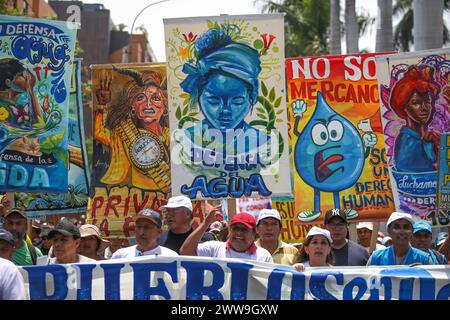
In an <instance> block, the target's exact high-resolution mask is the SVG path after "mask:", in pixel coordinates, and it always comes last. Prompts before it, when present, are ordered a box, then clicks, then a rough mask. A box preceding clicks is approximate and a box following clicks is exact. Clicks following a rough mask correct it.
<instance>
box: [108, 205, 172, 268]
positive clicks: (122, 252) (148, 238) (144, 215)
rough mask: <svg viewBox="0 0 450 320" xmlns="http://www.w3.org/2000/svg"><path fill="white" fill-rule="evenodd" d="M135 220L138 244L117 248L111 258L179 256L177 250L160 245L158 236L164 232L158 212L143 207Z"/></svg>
mask: <svg viewBox="0 0 450 320" xmlns="http://www.w3.org/2000/svg"><path fill="white" fill-rule="evenodd" d="M134 221H135V228H134V231H135V235H136V243H137V244H135V245H134V246H131V247H127V248H122V249H119V250H117V251H116V252H114V254H113V255H112V257H111V259H120V258H131V257H138V256H150V255H159V256H171V257H175V256H178V253H176V252H175V251H173V250H171V249H169V248H166V247H163V246H160V245H158V237H159V236H160V235H161V233H162V229H161V228H162V220H161V216H160V214H159V213H158V212H156V211H154V210H152V209H143V210H141V211H140V212H139V213H138V214H137V215H135V216H134Z"/></svg>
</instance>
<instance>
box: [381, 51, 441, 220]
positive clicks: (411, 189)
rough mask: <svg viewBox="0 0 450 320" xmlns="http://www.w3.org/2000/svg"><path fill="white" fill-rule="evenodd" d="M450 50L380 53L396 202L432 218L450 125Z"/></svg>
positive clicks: (398, 206) (388, 154)
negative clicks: (441, 145) (440, 154)
mask: <svg viewBox="0 0 450 320" xmlns="http://www.w3.org/2000/svg"><path fill="white" fill-rule="evenodd" d="M449 55H450V49H442V50H427V51H422V52H414V53H402V54H394V55H386V56H379V57H376V61H377V78H378V82H379V84H380V98H381V99H380V100H381V105H380V107H381V115H382V123H383V130H384V135H385V142H386V157H387V162H388V165H389V174H390V177H391V184H392V189H393V195H394V201H395V207H396V209H397V211H402V212H407V213H411V214H412V215H414V216H415V217H416V218H418V219H428V220H430V222H436V219H434V220H435V221H431V220H432V219H431V216H433V215H436V209H437V202H436V189H437V165H438V152H439V141H440V136H441V134H442V133H443V132H448V131H449V130H450V113H449V112H448V110H449V102H450V72H449V64H450V60H449Z"/></svg>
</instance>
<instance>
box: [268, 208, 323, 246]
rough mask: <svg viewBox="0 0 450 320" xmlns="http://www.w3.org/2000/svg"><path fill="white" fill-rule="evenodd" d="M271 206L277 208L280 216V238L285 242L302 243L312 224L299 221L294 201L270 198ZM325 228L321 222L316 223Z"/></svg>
mask: <svg viewBox="0 0 450 320" xmlns="http://www.w3.org/2000/svg"><path fill="white" fill-rule="evenodd" d="M272 208H273V209H276V210H278V212H279V213H280V217H281V231H280V240H281V241H284V242H287V243H303V241H304V240H305V238H306V235H307V234H308V232H309V230H310V229H311V228H312V227H313V226H314V225H312V224H304V223H299V221H298V219H297V218H296V215H295V210H294V201H279V200H272ZM315 226H317V227H319V228H325V226H324V225H323V224H316V225H315Z"/></svg>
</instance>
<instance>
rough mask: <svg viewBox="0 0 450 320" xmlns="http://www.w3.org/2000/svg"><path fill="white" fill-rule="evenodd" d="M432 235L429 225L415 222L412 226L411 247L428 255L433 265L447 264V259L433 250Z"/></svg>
mask: <svg viewBox="0 0 450 320" xmlns="http://www.w3.org/2000/svg"><path fill="white" fill-rule="evenodd" d="M432 240H433V234H432V229H431V225H430V224H429V223H428V222H426V221H424V220H421V221H417V222H416V223H414V225H413V236H412V238H411V245H412V246H413V247H414V248H417V249H420V250H422V251H423V252H426V253H429V254H430V256H431V259H433V263H434V264H447V263H448V262H447V259H446V258H445V256H444V255H443V254H442V253H439V252H438V251H436V250H434V249H433V241H432Z"/></svg>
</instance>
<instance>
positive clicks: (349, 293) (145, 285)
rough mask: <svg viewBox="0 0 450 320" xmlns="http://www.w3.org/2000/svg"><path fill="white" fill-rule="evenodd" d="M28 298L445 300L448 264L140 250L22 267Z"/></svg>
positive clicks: (449, 292)
mask: <svg viewBox="0 0 450 320" xmlns="http://www.w3.org/2000/svg"><path fill="white" fill-rule="evenodd" d="M19 269H20V271H21V273H22V275H23V277H24V279H25V287H26V292H27V296H28V298H29V299H31V300H43V299H51V300H54V299H56V300H59V299H72V300H77V299H78V300H91V299H92V300H119V299H120V300H131V299H136V300H158V299H171V300H201V299H213V300H222V299H224V300H280V299H281V300H312V299H320V300H384V299H386V300H390V299H402V300H411V299H412V300H435V299H437V300H448V299H449V297H450V281H449V276H450V266H442V265H435V266H426V267H425V266H416V267H406V266H395V267H394V266H392V267H339V268H337V267H336V268H335V267H332V268H312V269H311V268H310V269H308V270H307V271H306V272H304V273H300V272H296V271H294V269H293V268H292V267H290V266H283V265H277V264H270V263H259V262H254V261H249V260H239V259H217V258H216V259H214V260H213V259H211V258H204V257H181V256H180V257H163V256H144V257H136V258H133V259H116V260H107V261H99V262H97V263H96V264H91V263H80V264H66V265H46V266H24V267H19Z"/></svg>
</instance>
